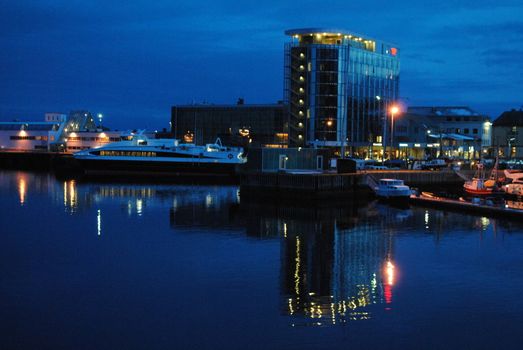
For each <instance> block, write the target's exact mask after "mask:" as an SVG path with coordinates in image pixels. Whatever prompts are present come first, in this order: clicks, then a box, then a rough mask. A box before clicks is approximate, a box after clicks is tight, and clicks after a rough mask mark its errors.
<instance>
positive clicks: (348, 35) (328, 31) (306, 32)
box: [285, 28, 396, 46]
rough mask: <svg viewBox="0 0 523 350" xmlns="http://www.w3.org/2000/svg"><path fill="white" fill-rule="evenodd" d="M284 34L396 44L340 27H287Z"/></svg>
mask: <svg viewBox="0 0 523 350" xmlns="http://www.w3.org/2000/svg"><path fill="white" fill-rule="evenodd" d="M285 35H288V36H292V37H295V38H298V37H300V36H312V35H315V36H316V35H318V36H328V37H343V38H345V39H351V40H354V41H362V42H365V41H373V42H377V41H379V42H381V43H383V44H388V45H391V46H396V45H395V44H393V43H390V42H385V41H383V40H377V39H375V38H372V37H369V36H367V35H362V34H359V33H355V32H353V31H350V30H347V29H342V28H296V29H288V30H286V31H285Z"/></svg>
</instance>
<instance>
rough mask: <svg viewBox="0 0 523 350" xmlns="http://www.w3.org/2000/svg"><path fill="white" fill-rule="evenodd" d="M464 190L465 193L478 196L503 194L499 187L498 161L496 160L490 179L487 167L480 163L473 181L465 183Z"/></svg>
mask: <svg viewBox="0 0 523 350" xmlns="http://www.w3.org/2000/svg"><path fill="white" fill-rule="evenodd" d="M463 189H464V190H465V192H467V193H469V194H472V195H477V196H488V195H497V194H503V190H502V189H501V187H500V186H499V176H498V160H497V159H496V163H495V164H494V168H492V171H491V173H490V176H488V177H487V171H486V169H485V165H484V164H483V163H479V164H478V169H477V171H476V173H475V174H474V177H473V178H472V180H469V181H466V182H465V184H464V185H463Z"/></svg>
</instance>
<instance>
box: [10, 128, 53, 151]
mask: <svg viewBox="0 0 523 350" xmlns="http://www.w3.org/2000/svg"><path fill="white" fill-rule="evenodd" d="M60 134H61V124H60V123H57V122H1V123H0V149H1V150H16V151H34V150H39V151H42V150H43V151H47V150H49V145H50V144H51V143H53V142H55V141H57V140H58V139H59V138H60Z"/></svg>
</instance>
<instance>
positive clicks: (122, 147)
mask: <svg viewBox="0 0 523 350" xmlns="http://www.w3.org/2000/svg"><path fill="white" fill-rule="evenodd" d="M73 157H74V158H75V159H76V160H78V162H79V163H80V165H81V166H82V168H83V170H84V172H85V173H86V174H87V175H105V174H108V175H109V174H116V173H117V174H130V175H140V174H143V175H147V174H151V175H160V174H185V175H234V174H236V172H237V170H238V169H237V167H238V166H240V165H241V164H244V163H245V162H246V161H247V158H246V157H244V154H243V149H242V148H239V147H226V146H223V145H222V143H221V141H220V139H217V140H216V142H215V143H212V144H206V145H205V146H197V145H194V144H183V143H178V140H174V139H148V138H147V137H146V136H145V135H135V136H133V138H132V139H131V140H129V141H119V142H113V143H109V144H107V145H104V146H101V147H97V148H91V149H88V150H83V151H80V152H77V153H75V154H74V155H73Z"/></svg>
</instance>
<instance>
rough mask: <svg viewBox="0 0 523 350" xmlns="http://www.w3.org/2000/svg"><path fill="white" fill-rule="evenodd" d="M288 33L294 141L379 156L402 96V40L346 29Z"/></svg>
mask: <svg viewBox="0 0 523 350" xmlns="http://www.w3.org/2000/svg"><path fill="white" fill-rule="evenodd" d="M285 34H286V35H288V36H290V37H291V41H290V42H288V43H286V44H285V72H284V74H285V78H284V99H285V102H286V104H287V105H288V120H289V121H288V123H289V146H290V147H302V146H313V147H335V148H338V149H340V148H343V147H345V146H348V147H349V148H350V150H351V152H352V153H361V156H363V157H370V158H373V157H377V156H378V155H379V153H380V152H382V142H383V141H384V135H383V133H384V131H385V130H386V129H387V128H386V124H387V122H388V119H389V118H387V117H388V115H389V110H390V108H391V107H392V106H393V104H394V103H395V101H397V99H398V96H399V73H400V58H399V57H400V51H399V48H398V46H397V45H394V44H391V43H386V42H384V41H380V40H376V39H372V38H369V37H367V36H364V35H359V34H355V33H353V32H350V31H347V30H342V29H323V28H305V29H291V30H287V31H285Z"/></svg>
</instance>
